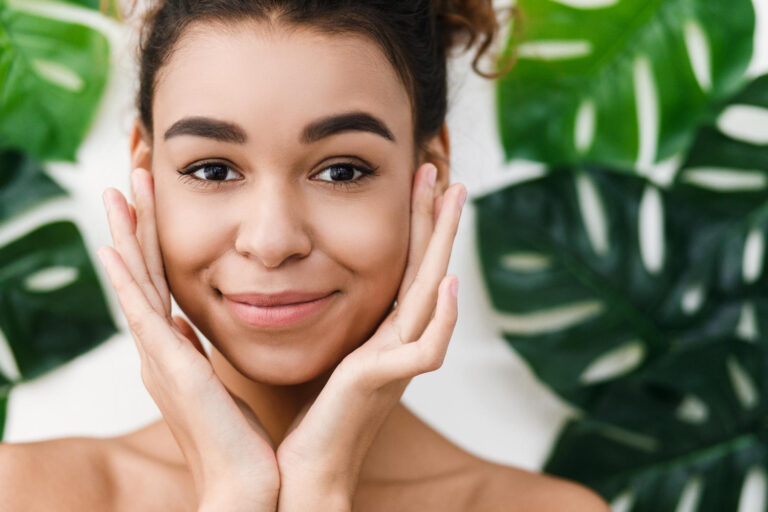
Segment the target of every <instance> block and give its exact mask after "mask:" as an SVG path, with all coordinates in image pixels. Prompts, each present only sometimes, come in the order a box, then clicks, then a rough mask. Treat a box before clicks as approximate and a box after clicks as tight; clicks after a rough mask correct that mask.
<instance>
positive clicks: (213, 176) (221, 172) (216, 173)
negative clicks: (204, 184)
mask: <svg viewBox="0 0 768 512" xmlns="http://www.w3.org/2000/svg"><path fill="white" fill-rule="evenodd" d="M203 174H205V179H207V180H223V179H224V178H226V177H227V167H226V166H224V165H207V166H206V167H205V170H204V171H203Z"/></svg>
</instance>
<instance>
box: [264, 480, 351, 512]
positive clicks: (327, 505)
mask: <svg viewBox="0 0 768 512" xmlns="http://www.w3.org/2000/svg"><path fill="white" fill-rule="evenodd" d="M277 511H278V512H351V511H352V495H351V493H350V492H348V491H347V490H344V489H333V488H327V487H318V486H314V485H312V484H308V485H300V486H296V487H295V488H293V489H291V488H290V487H281V488H280V496H279V498H278V507H277Z"/></svg>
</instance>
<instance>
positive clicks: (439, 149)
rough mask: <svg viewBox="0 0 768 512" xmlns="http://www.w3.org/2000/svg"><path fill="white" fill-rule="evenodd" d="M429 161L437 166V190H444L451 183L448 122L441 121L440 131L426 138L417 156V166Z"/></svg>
mask: <svg viewBox="0 0 768 512" xmlns="http://www.w3.org/2000/svg"><path fill="white" fill-rule="evenodd" d="M426 162H431V163H433V164H435V167H437V183H436V184H435V186H436V188H437V190H440V191H444V190H445V189H446V188H448V185H450V184H451V176H450V170H451V138H450V135H449V133H448V124H447V123H446V122H443V126H442V128H440V132H439V133H438V134H437V135H435V136H434V137H432V138H431V139H430V140H428V141H427V142H426V144H425V147H424V148H423V149H422V151H421V154H420V156H419V167H421V166H422V165H423V164H424V163H426Z"/></svg>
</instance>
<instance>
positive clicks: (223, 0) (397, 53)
mask: <svg viewBox="0 0 768 512" xmlns="http://www.w3.org/2000/svg"><path fill="white" fill-rule="evenodd" d="M245 20H254V21H264V22H267V23H286V24H288V25H289V26H309V27H311V28H313V29H315V30H319V31H321V32H324V33H327V34H340V33H350V32H351V33H358V34H362V35H365V36H367V37H369V38H371V39H372V40H373V41H375V42H376V43H377V44H378V45H379V46H380V48H381V49H382V50H383V51H384V53H385V55H386V56H387V58H388V59H389V60H390V62H391V63H392V65H393V67H394V69H395V70H396V71H397V73H398V75H399V77H400V79H401V80H402V82H403V84H404V85H405V87H406V89H407V91H408V93H409V98H410V99H411V107H412V112H413V131H414V147H416V148H418V149H422V150H425V149H426V148H425V143H426V141H427V140H429V139H430V138H431V137H433V136H435V135H437V134H438V133H439V131H440V129H441V127H442V124H443V122H444V120H445V116H446V111H447V76H446V75H447V66H446V60H447V58H448V57H449V56H450V51H451V49H452V48H453V47H455V46H457V44H459V43H464V48H463V51H468V50H469V49H470V48H471V47H472V46H473V45H475V43H476V41H477V40H478V39H479V40H480V44H479V47H478V49H477V52H476V54H475V57H474V60H473V62H472V68H473V69H474V70H475V72H476V73H478V74H479V75H481V76H483V77H486V78H491V79H495V78H498V77H499V76H501V75H502V74H503V73H505V72H506V71H508V69H504V70H500V71H499V70H497V71H496V72H491V73H486V72H483V71H481V70H480V69H479V67H478V62H479V61H480V58H481V57H482V56H483V55H484V54H485V53H486V52H487V51H488V49H489V47H490V46H491V43H492V42H493V40H494V38H495V36H496V35H497V33H498V32H499V20H498V19H497V13H496V11H495V10H494V8H493V5H492V0H399V1H398V0H160V1H159V2H156V3H155V4H154V5H153V6H152V7H150V8H149V10H148V11H147V12H146V14H145V16H144V19H143V22H142V27H141V35H140V41H139V68H140V69H139V91H138V97H137V103H138V110H139V115H140V117H141V121H142V123H143V125H144V127H145V129H146V130H147V131H148V132H149V134H150V135H151V132H152V99H153V96H154V90H155V85H156V82H157V75H158V71H159V70H160V69H161V68H162V67H163V65H164V64H165V63H166V62H167V61H168V59H169V56H170V54H171V52H172V51H173V49H174V46H175V44H176V42H177V41H178V40H179V38H180V37H181V36H182V34H183V32H184V30H185V29H186V28H187V27H188V26H189V25H190V24H191V23H193V22H197V21H208V22H221V23H231V22H237V21H245ZM500 62H501V61H500V60H499V61H495V63H496V65H497V67H498V64H499V63H500Z"/></svg>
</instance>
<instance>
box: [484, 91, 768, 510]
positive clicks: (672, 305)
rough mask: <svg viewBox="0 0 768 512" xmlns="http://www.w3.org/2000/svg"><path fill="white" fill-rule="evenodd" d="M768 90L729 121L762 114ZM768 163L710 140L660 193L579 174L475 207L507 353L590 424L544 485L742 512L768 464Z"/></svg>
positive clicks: (569, 432) (668, 505)
mask: <svg viewBox="0 0 768 512" xmlns="http://www.w3.org/2000/svg"><path fill="white" fill-rule="evenodd" d="M766 80H768V79H767V78H766V77H761V78H758V79H757V80H755V81H754V83H752V84H750V85H749V86H748V87H746V88H745V89H744V90H743V91H741V92H740V93H739V94H738V95H737V96H735V97H733V98H732V99H731V101H730V102H729V103H728V104H726V105H724V106H723V108H728V106H729V105H730V104H733V105H744V104H747V105H754V106H758V107H766V106H768V95H766V94H765V92H764V91H765V86H766V83H768V82H766ZM767 152H768V148H767V147H765V146H762V145H759V144H753V143H750V142H747V141H743V140H736V139H734V138H731V137H729V136H727V135H725V134H723V133H721V132H720V131H718V129H717V128H716V127H715V126H714V125H713V124H708V125H704V126H702V127H701V128H700V130H699V131H698V134H697V136H696V140H695V141H694V143H693V144H692V146H691V150H690V153H689V154H688V156H687V158H685V159H684V163H683V165H682V166H681V169H680V170H679V171H678V172H677V173H676V175H675V177H674V179H673V180H671V182H670V183H669V185H668V186H667V187H666V188H662V187H659V186H658V185H656V184H654V183H653V182H651V181H649V180H648V179H647V178H646V177H639V176H632V175H628V174H622V173H617V172H615V169H610V168H609V169H603V168H596V167H590V166H582V167H579V168H561V169H555V170H553V171H551V172H550V173H549V174H548V175H546V176H544V177H542V178H539V179H536V180H532V181H529V182H525V183H522V184H518V185H514V186H511V187H508V188H505V189H503V190H499V191H497V192H495V193H492V194H489V195H487V196H485V197H482V198H480V199H478V200H476V203H477V212H478V215H477V222H478V239H479V244H480V254H481V261H482V266H483V273H484V278H485V280H486V283H487V285H488V289H489V291H490V295H491V300H492V303H493V305H494V307H495V309H497V310H499V311H500V312H501V313H502V317H501V318H506V319H505V320H503V326H502V328H503V329H504V331H505V338H506V339H507V340H508V341H509V343H510V344H511V346H513V347H514V349H515V350H516V351H517V352H518V353H519V354H520V355H522V356H523V357H524V359H525V360H526V361H527V362H528V363H529V364H530V366H531V369H532V370H533V372H534V373H535V374H536V375H537V376H538V377H539V378H540V379H541V380H542V381H544V383H546V384H547V385H548V386H549V387H550V388H551V389H553V390H554V391H555V392H557V393H558V394H559V395H560V396H561V397H563V398H564V399H565V400H567V401H568V402H570V403H571V404H573V405H574V406H575V407H576V408H577V410H579V411H580V412H579V415H578V416H577V417H576V418H574V419H572V420H571V421H570V422H569V423H568V424H567V425H566V427H565V428H564V429H563V431H562V432H561V433H560V436H559V438H558V440H557V442H556V444H555V446H554V447H553V449H552V452H551V453H550V457H549V460H548V461H547V463H546V465H545V467H544V470H545V471H547V472H551V473H554V474H558V475H561V476H564V477H567V478H571V479H574V480H579V481H581V482H583V483H585V484H587V485H588V486H590V487H592V488H594V489H596V490H598V491H599V492H600V493H602V494H603V496H604V497H606V498H607V499H613V498H615V497H616V496H617V495H618V494H619V493H621V492H623V491H625V490H630V491H631V492H632V493H633V496H634V501H633V502H632V503H633V504H632V506H631V507H630V509H629V510H631V511H633V512H638V511H645V510H648V511H654V512H664V511H673V510H675V509H676V506H677V504H678V503H679V500H680V498H681V495H682V493H683V490H684V489H685V488H686V487H687V486H691V485H694V484H693V482H696V481H697V479H700V480H699V481H700V482H701V484H700V485H703V487H701V489H703V491H702V492H703V494H702V495H701V498H700V500H699V508H698V509H697V510H699V511H702V510H712V511H725V510H728V511H730V510H737V508H738V501H739V496H740V493H741V486H742V483H743V480H744V478H745V477H746V475H747V474H748V473H749V471H750V470H753V469H755V468H757V467H761V466H759V465H760V464H763V463H764V461H765V457H766V455H768V420H767V419H766V418H768V299H767V298H766V290H768V269H767V268H766V264H765V240H766V238H768V194H766V190H768V158H767V157H766V153H767ZM655 201H658V204H659V205H660V208H659V209H657V210H655V212H656V214H657V215H658V217H656V218H657V220H658V223H656V226H657V227H658V228H659V229H658V230H655V231H654V230H653V229H650V228H649V225H653V224H654V222H655V221H654V220H653V219H654V217H653V216H652V215H650V216H648V215H643V214H642V213H641V212H643V211H645V214H647V213H648V212H649V211H653V210H654V209H653V208H651V207H649V205H651V204H653V203H654V202H655ZM649 208H650V209H649ZM590 212H591V213H590ZM643 222H647V223H649V224H648V225H645V226H643V225H642V224H641V223H643ZM600 226H602V229H601V228H600ZM653 232H655V233H658V234H659V235H660V237H661V238H660V239H661V247H662V252H661V257H660V258H654V257H653V256H650V255H649V252H648V251H647V249H648V247H650V246H652V245H654V244H649V243H644V242H641V240H642V239H643V237H644V236H646V235H648V233H653ZM748 247H751V249H748ZM748 252H750V253H751V257H750V258H752V259H750V258H748V257H747V256H746V254H747V253H748ZM756 255H757V256H756ZM545 319H546V320H545ZM622 358H624V362H623V363H622V362H621V359H622ZM611 359H612V363H611V364H607V363H606V361H608V360H611ZM688 488H690V487H688Z"/></svg>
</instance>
